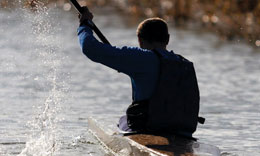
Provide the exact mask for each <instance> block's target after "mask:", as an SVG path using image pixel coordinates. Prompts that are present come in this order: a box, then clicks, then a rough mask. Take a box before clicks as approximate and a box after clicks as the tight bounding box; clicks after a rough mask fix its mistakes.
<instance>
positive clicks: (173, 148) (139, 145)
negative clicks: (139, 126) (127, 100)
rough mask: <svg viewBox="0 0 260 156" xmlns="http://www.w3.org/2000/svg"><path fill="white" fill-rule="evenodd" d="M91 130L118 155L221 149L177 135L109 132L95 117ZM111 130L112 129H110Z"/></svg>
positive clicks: (198, 153)
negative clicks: (124, 134) (125, 134)
mask: <svg viewBox="0 0 260 156" xmlns="http://www.w3.org/2000/svg"><path fill="white" fill-rule="evenodd" d="M88 125H89V131H90V132H91V133H92V134H93V135H94V136H95V137H96V138H97V140H99V142H100V143H101V144H102V145H103V147H104V148H105V149H106V151H107V152H108V153H109V154H110V155H116V156H121V155H122V156H128V155H129V156H134V155H138V156H139V155H140V156H180V155H185V156H186V155H189V156H219V155H220V150H219V149H218V148H217V147H215V146H212V145H208V144H203V143H199V142H197V141H194V140H190V139H186V138H182V137H179V136H175V135H164V136H156V135H151V134H132V135H127V136H123V135H122V134H119V133H115V134H108V131H109V130H106V131H105V130H104V128H102V126H101V125H99V124H98V123H97V121H96V120H95V119H93V118H89V119H88ZM110 131H111V130H110Z"/></svg>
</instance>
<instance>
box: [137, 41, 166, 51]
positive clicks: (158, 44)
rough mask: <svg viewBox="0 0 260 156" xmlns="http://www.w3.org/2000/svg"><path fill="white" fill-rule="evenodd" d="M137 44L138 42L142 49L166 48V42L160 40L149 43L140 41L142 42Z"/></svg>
mask: <svg viewBox="0 0 260 156" xmlns="http://www.w3.org/2000/svg"><path fill="white" fill-rule="evenodd" d="M139 44H140V47H141V48H143V49H148V50H153V49H162V50H167V49H166V47H167V44H165V43H161V42H153V43H150V42H146V41H142V42H139Z"/></svg>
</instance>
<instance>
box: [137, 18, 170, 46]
mask: <svg viewBox="0 0 260 156" xmlns="http://www.w3.org/2000/svg"><path fill="white" fill-rule="evenodd" d="M137 36H138V41H139V45H140V47H141V48H144V49H149V50H152V49H155V48H160V49H166V46H167V44H168V43H169V38H170V35H169V33H168V27H167V23H166V22H165V21H164V20H163V19H161V18H148V19H146V20H144V21H143V22H141V23H140V24H139V26H138V28H137Z"/></svg>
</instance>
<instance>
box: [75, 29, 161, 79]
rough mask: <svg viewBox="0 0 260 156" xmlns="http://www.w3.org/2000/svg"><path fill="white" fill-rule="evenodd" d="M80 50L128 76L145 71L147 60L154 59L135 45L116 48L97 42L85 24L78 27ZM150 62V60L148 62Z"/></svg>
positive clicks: (153, 56)
mask: <svg viewBox="0 0 260 156" xmlns="http://www.w3.org/2000/svg"><path fill="white" fill-rule="evenodd" d="M78 37H79V42H80V46H81V48H82V52H83V53H84V54H85V55H86V56H87V57H88V58H89V59H91V60H92V61H94V62H98V63H101V64H103V65H106V66H108V67H110V68H113V69H115V70H117V71H119V72H123V73H125V74H127V75H129V76H131V75H132V74H136V73H143V72H144V71H147V68H148V67H147V66H146V65H148V64H149V61H152V60H154V59H156V57H155V55H154V54H153V53H152V52H151V51H149V50H144V49H141V48H137V47H122V48H118V47H115V46H111V45H108V44H103V43H101V42H99V41H98V40H97V39H96V38H95V37H94V36H93V32H92V30H91V29H90V28H89V27H87V26H80V27H79V28H78ZM150 63H151V62H150Z"/></svg>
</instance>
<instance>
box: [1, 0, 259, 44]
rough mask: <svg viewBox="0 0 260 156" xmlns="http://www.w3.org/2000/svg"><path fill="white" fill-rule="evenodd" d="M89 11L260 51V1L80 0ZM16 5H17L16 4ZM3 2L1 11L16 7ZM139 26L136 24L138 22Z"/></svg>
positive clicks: (26, 3)
mask: <svg viewBox="0 0 260 156" xmlns="http://www.w3.org/2000/svg"><path fill="white" fill-rule="evenodd" d="M78 2H79V3H80V4H81V5H82V6H83V5H87V6H88V7H90V8H95V7H104V6H112V7H114V8H116V9H117V10H118V11H119V12H121V13H124V14H127V15H131V16H134V17H135V18H137V19H140V18H142V19H143V18H148V17H155V16H156V17H161V18H163V19H165V20H166V21H167V22H171V23H174V26H176V27H181V28H187V29H191V30H200V29H201V30H202V29H203V30H207V31H210V32H213V33H215V34H217V35H218V36H219V37H220V39H222V40H231V41H238V42H240V40H242V41H244V42H247V43H249V44H251V45H252V46H253V47H260V0H211V1H207V0H78ZM16 3H17V2H16ZM16 3H15V2H10V1H9V0H1V2H0V8H12V7H15V6H17V4H16ZM19 3H20V5H22V6H23V7H26V8H30V9H31V10H33V11H35V8H37V5H45V6H47V7H59V8H63V9H64V10H65V11H70V10H71V8H72V6H71V5H70V3H69V1H68V0H19ZM136 22H137V21H136Z"/></svg>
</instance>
